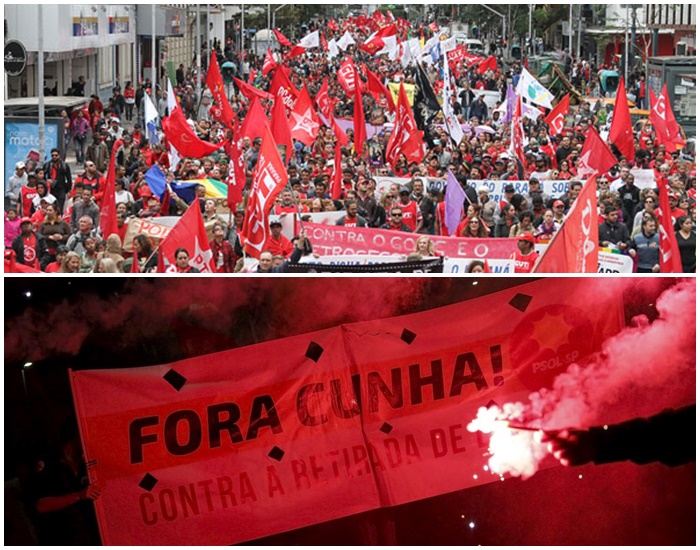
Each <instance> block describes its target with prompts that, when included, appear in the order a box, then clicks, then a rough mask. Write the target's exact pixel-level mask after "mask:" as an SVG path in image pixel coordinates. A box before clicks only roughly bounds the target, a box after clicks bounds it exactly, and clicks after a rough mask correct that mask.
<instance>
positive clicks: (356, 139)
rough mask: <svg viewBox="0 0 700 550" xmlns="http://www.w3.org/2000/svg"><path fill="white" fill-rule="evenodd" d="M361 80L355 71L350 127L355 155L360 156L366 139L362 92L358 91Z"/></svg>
mask: <svg viewBox="0 0 700 550" xmlns="http://www.w3.org/2000/svg"><path fill="white" fill-rule="evenodd" d="M361 84H362V80H361V79H360V73H359V72H358V71H355V93H354V94H353V95H354V96H355V99H354V101H353V108H352V114H353V117H352V122H353V124H352V127H353V131H354V136H353V148H354V149H355V156H359V157H362V153H363V152H364V148H365V140H366V139H367V127H366V126H365V110H364V106H363V104H362V92H361V91H360V90H361V88H360V86H361Z"/></svg>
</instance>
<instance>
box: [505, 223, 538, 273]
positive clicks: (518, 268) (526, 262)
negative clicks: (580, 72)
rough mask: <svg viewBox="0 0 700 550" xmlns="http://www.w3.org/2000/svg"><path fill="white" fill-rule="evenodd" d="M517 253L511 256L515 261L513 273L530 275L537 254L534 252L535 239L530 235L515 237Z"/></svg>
mask: <svg viewBox="0 0 700 550" xmlns="http://www.w3.org/2000/svg"><path fill="white" fill-rule="evenodd" d="M517 239H518V251H517V252H514V253H513V254H512V255H511V259H512V260H515V270H514V273H531V272H532V270H533V269H534V267H535V262H537V258H538V257H539V254H538V253H537V251H536V250H535V237H534V235H532V233H521V234H520V235H518V237H517Z"/></svg>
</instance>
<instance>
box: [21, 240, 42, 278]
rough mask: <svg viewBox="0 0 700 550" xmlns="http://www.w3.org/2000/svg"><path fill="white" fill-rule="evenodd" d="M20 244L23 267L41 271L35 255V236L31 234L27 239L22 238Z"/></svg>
mask: <svg viewBox="0 0 700 550" xmlns="http://www.w3.org/2000/svg"><path fill="white" fill-rule="evenodd" d="M22 243H23V244H24V265H26V266H27V267H33V268H34V269H41V267H40V266H39V258H37V254H36V236H35V235H34V234H33V233H32V234H31V235H29V237H22Z"/></svg>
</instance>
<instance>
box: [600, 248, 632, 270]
mask: <svg viewBox="0 0 700 550" xmlns="http://www.w3.org/2000/svg"><path fill="white" fill-rule="evenodd" d="M633 269H634V260H633V259H632V258H630V257H629V256H627V255H626V254H613V253H612V252H603V251H602V250H601V251H600V252H599V253H598V273H633Z"/></svg>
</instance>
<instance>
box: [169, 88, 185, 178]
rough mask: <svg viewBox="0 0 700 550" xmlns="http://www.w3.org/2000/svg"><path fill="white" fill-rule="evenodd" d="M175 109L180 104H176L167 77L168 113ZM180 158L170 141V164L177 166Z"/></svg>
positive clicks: (178, 107)
mask: <svg viewBox="0 0 700 550" xmlns="http://www.w3.org/2000/svg"><path fill="white" fill-rule="evenodd" d="M175 109H180V105H179V104H178V102H177V99H175V92H174V90H173V85H172V82H170V79H168V114H170V113H172V112H173V111H174V110H175ZM181 158H182V157H180V153H179V152H178V150H177V149H175V147H174V146H173V144H172V143H171V144H170V166H177V164H178V163H179V162H180V159H181Z"/></svg>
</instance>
